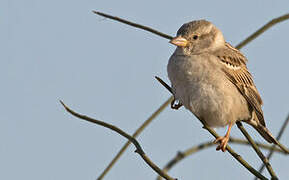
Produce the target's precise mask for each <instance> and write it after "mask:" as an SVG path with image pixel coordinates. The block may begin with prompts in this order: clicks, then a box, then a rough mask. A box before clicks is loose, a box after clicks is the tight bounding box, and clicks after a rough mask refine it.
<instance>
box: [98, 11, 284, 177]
mask: <svg viewBox="0 0 289 180" xmlns="http://www.w3.org/2000/svg"><path fill="white" fill-rule="evenodd" d="M93 13H95V14H97V15H100V16H103V17H106V18H109V19H112V20H115V21H118V22H121V23H124V24H127V25H130V26H133V27H136V28H140V29H143V30H145V31H149V32H151V33H153V34H156V35H159V36H161V37H163V38H166V39H172V36H170V35H168V34H165V33H162V32H159V31H157V30H155V29H152V28H150V27H147V26H143V25H141V24H137V23H134V22H131V21H128V20H125V19H122V18H119V17H116V16H112V15H109V14H105V13H102V12H99V11H93ZM288 15H289V14H285V15H283V16H280V17H278V18H275V19H273V20H271V21H270V22H269V23H267V24H266V25H264V26H263V27H262V28H260V29H258V30H257V31H256V32H255V33H253V34H252V35H250V36H249V37H248V38H246V39H245V40H243V41H242V42H241V43H239V44H238V45H237V46H236V48H237V49H241V48H242V47H244V46H245V45H247V44H248V43H249V42H251V41H252V40H254V39H255V38H256V37H258V36H260V35H261V34H262V33H264V32H265V31H266V30H268V29H269V28H271V27H272V26H274V25H275V24H277V23H279V22H282V21H285V20H287V19H288ZM170 99H173V97H172V96H171V97H170V98H169V99H168V100H170ZM168 100H167V101H166V102H164V103H163V105H162V106H164V105H165V106H166V104H167V103H168ZM161 111H163V109H162V110H160V109H158V110H157V111H156V112H158V114H159V113H160V112H161ZM155 117H156V116H155ZM155 117H154V118H155ZM145 123H146V121H145V122H144V124H145ZM127 147H128V145H127V143H126V144H125V145H124V146H123V147H122V149H121V150H120V151H119V153H118V154H117V155H116V156H115V158H114V159H113V160H112V161H111V163H110V164H109V165H108V167H107V168H106V169H105V170H104V172H103V173H102V174H101V176H100V177H98V180H101V179H102V178H103V177H104V175H105V174H106V173H107V172H108V171H109V169H110V168H111V167H112V166H113V164H114V163H115V162H116V161H117V159H118V158H119V157H120V156H121V154H122V153H123V152H124V151H125V150H126V148H127Z"/></svg>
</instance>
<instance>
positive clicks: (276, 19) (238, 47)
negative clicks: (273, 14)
mask: <svg viewBox="0 0 289 180" xmlns="http://www.w3.org/2000/svg"><path fill="white" fill-rule="evenodd" d="M287 19H289V14H285V15H283V16H280V17H277V18H275V19H272V20H271V21H269V22H268V23H267V24H265V25H264V26H262V27H261V28H260V29H259V30H257V31H256V32H254V33H253V34H252V35H250V36H249V37H247V38H246V39H245V40H243V41H242V42H241V43H239V44H238V45H237V46H236V48H237V49H241V48H242V47H244V46H245V45H247V44H248V43H249V42H251V41H253V40H254V39H256V38H257V37H258V36H260V35H261V34H263V33H264V32H265V31H267V30H268V29H269V28H271V27H272V26H274V25H275V24H277V23H280V22H282V21H285V20H287Z"/></svg>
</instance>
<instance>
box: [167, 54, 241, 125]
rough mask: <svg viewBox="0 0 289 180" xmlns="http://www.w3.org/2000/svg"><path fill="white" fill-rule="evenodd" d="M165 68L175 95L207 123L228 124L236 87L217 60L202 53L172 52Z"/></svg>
mask: <svg viewBox="0 0 289 180" xmlns="http://www.w3.org/2000/svg"><path fill="white" fill-rule="evenodd" d="M167 71H168V76H169V79H170V81H171V83H172V89H173V92H174V95H175V98H176V99H178V100H179V101H180V102H181V103H182V104H183V105H184V106H185V107H186V108H187V109H189V110H190V111H191V112H192V113H193V114H195V115H196V116H197V117H201V118H203V119H204V120H205V121H206V122H207V124H208V125H211V126H225V125H226V124H228V122H229V121H228V120H229V118H231V117H229V116H231V114H230V111H231V107H232V106H233V103H234V100H233V98H235V97H234V96H233V95H232V94H231V93H238V91H237V89H236V88H235V87H233V86H232V84H231V83H230V82H229V81H228V80H227V79H225V76H224V75H223V72H221V68H220V66H219V65H218V64H216V61H214V60H213V59H210V57H208V56H202V55H198V56H196V57H194V56H178V55H172V57H171V58H170V60H169V63H168V66H167ZM238 94H239V93H238ZM221 110H223V111H221Z"/></svg>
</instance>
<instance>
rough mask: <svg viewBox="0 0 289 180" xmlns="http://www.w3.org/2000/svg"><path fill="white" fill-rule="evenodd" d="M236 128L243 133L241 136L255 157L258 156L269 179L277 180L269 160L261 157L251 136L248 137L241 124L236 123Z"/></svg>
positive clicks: (261, 154)
mask: <svg viewBox="0 0 289 180" xmlns="http://www.w3.org/2000/svg"><path fill="white" fill-rule="evenodd" d="M236 124H237V126H238V128H239V129H240V130H241V132H242V133H243V135H244V136H245V137H246V138H247V140H248V141H249V143H250V144H251V145H252V147H253V149H254V150H255V152H256V153H257V155H258V156H259V158H260V159H261V160H262V161H263V163H264V164H265V166H266V168H267V170H268V172H269V173H270V175H271V177H272V178H271V179H272V180H277V179H278V178H277V176H276V174H275V172H274V170H273V168H272V166H271V164H270V162H269V160H268V159H267V158H266V157H265V156H264V155H263V153H262V152H261V150H260V149H259V147H258V146H257V145H256V143H255V142H254V140H253V139H252V138H251V136H250V135H249V133H248V132H247V131H246V129H245V128H244V126H243V125H242V123H241V122H236Z"/></svg>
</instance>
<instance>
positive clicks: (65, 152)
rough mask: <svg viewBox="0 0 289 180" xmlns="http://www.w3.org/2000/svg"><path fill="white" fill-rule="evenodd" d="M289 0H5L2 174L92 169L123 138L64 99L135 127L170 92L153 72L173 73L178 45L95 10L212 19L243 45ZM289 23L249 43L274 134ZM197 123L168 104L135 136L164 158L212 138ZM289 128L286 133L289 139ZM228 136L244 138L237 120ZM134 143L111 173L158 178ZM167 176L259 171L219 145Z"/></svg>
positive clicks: (278, 162)
mask: <svg viewBox="0 0 289 180" xmlns="http://www.w3.org/2000/svg"><path fill="white" fill-rule="evenodd" d="M288 6H289V2H288V1H278V4H277V3H276V1H261V0H257V1H249V0H246V1H238V2H237V1H234V2H233V1H225V0H223V1H208V0H204V1H182V2H177V1H174V2H168V1H157V2H156V1H152V0H147V1H132V0H131V1H111V0H97V1H89V0H84V1H68V0H62V1H56V0H50V1H44V0H37V1H36V0H27V1H15V0H9V1H8V0H4V1H1V2H0V7H2V8H1V11H0V17H2V18H1V21H0V24H1V27H2V28H1V29H0V34H1V35H0V36H1V42H2V43H0V48H1V49H2V53H1V55H0V56H1V59H2V60H1V66H0V81H1V87H2V88H1V92H2V93H1V94H0V99H1V103H0V106H1V107H0V109H1V114H2V116H1V117H2V118H1V126H0V142H1V143H0V158H1V162H0V169H1V173H0V179H6V180H10V179H11V180H14V179H20V178H21V179H31V180H34V179H35V180H36V179H43V180H58V179H59V180H60V179H70V180H74V179H75V180H76V179H95V178H96V177H97V176H98V175H99V174H100V173H101V172H102V170H103V169H104V168H105V167H106V165H107V164H108V163H109V162H110V160H111V159H112V158H113V157H114V156H115V154H116V153H117V152H118V151H119V149H120V148H121V146H122V145H123V144H124V143H125V142H126V140H125V139H124V138H122V137H120V136H119V135H118V134H116V133H114V132H111V131H109V130H107V129H105V128H103V127H99V126H96V125H94V124H91V123H88V122H84V121H81V120H79V119H76V118H75V117H72V116H71V115H69V114H68V113H66V112H65V111H64V109H63V108H62V107H61V105H60V103H59V101H58V100H60V99H61V100H63V101H64V102H65V103H66V104H67V105H69V106H70V107H71V108H73V109H74V110H76V111H78V112H81V113H83V114H86V115H89V116H91V117H95V118H97V119H101V120H104V121H106V122H109V123H112V124H114V125H117V126H118V127H120V128H122V129H123V130H125V131H126V132H129V133H133V132H134V130H135V129H136V128H137V127H138V126H140V125H141V123H142V122H143V121H145V119H146V118H147V117H149V115H150V114H152V113H153V112H154V111H155V110H156V108H158V107H159V106H160V105H161V104H162V103H163V102H164V101H165V100H166V99H167V98H168V97H169V96H170V94H169V93H168V92H167V91H166V90H165V89H164V88H163V87H161V85H160V84H159V83H158V82H157V81H156V80H155V79H154V76H155V75H157V76H160V77H162V78H163V79H164V80H166V81H168V79H167V73H166V65H167V61H168V58H169V57H170V55H171V54H172V53H173V51H174V48H175V47H173V46H172V45H171V44H169V43H168V40H167V39H163V38H161V37H158V36H156V35H152V34H150V33H148V32H145V31H142V30H137V29H134V28H132V27H129V26H126V25H123V24H120V23H116V22H114V21H111V20H108V19H104V18H102V17H98V16H96V15H95V14H93V13H92V10H98V11H102V12H106V13H110V14H112V15H116V16H120V17H123V18H127V19H129V20H131V21H135V22H138V23H141V24H144V25H148V26H151V27H153V28H156V29H158V30H159V31H162V32H164V33H167V34H170V35H174V34H175V33H176V31H177V30H178V28H179V27H180V26H181V25H182V24H183V23H185V22H188V21H191V20H194V19H207V20H209V21H211V22H213V23H214V24H215V25H216V26H217V27H218V28H219V29H221V30H222V31H223V33H224V36H225V38H226V40H227V41H228V42H230V43H231V44H232V45H236V44H237V43H238V42H240V41H241V40H243V39H244V38H246V37H247V36H248V35H250V34H251V33H253V32H254V31H255V30H256V29H257V28H259V27H261V26H262V25H263V24H265V23H267V22H268V21H269V20H271V19H272V18H275V17H278V16H280V15H283V14H285V13H288ZM288 30H289V21H287V22H283V23H281V24H278V25H276V26H275V27H273V28H271V29H270V30H269V31H267V32H266V33H264V34H263V35H262V36H261V37H259V38H257V39H256V40H254V41H253V42H252V43H250V44H249V45H247V46H246V47H244V48H243V49H242V52H243V53H244V54H245V55H246V56H247V58H248V59H249V62H248V67H249V69H250V71H251V72H252V74H253V76H254V79H255V82H256V85H257V87H258V89H259V91H260V94H261V96H262V98H263V100H264V107H263V110H264V114H265V120H266V123H267V126H268V128H269V129H270V130H271V131H272V133H273V134H274V135H276V134H277V133H278V130H279V128H280V126H281V124H282V122H283V121H284V120H285V118H286V116H287V115H288V112H289V101H288V99H289V95H288V91H289V79H288V66H289V61H288V60H287V59H288V55H287V54H288ZM201 127H202V126H201V124H200V122H199V121H198V120H197V119H196V118H195V117H194V116H193V115H192V114H191V113H190V112H188V111H187V110H185V109H184V108H182V109H180V110H179V111H174V110H171V109H170V108H167V109H166V110H165V111H164V112H163V113H162V114H161V115H160V116H158V118H157V119H155V120H154V121H153V122H152V123H151V124H150V125H149V127H148V128H147V129H146V130H145V131H144V132H143V133H142V134H141V135H140V137H139V138H138V140H139V142H140V143H141V144H142V146H143V148H144V150H145V152H146V153H147V154H148V156H149V157H150V158H151V159H152V160H153V161H154V162H155V163H156V164H157V165H159V166H161V167H162V166H164V165H165V163H166V162H167V161H168V160H169V159H171V158H172V157H173V156H174V155H175V154H176V153H177V151H180V150H185V149H187V148H189V147H191V146H193V145H197V144H199V143H201V142H204V141H208V140H213V137H212V136H211V135H210V134H209V133H208V132H206V131H205V130H203V129H202V128H201ZM246 127H248V126H246ZM247 129H249V132H250V134H252V136H253V137H254V138H255V139H257V140H260V141H263V140H262V139H261V138H260V136H259V135H258V134H257V133H256V132H255V131H254V130H252V129H251V128H250V127H248V128H247ZM225 130H226V129H225V128H220V129H218V132H219V133H220V134H223V133H224V132H225ZM288 132H289V130H287V131H286V132H285V133H284V136H283V138H282V140H281V142H282V143H283V144H285V145H287V146H289V136H288ZM232 136H234V137H242V135H241V134H240V132H239V130H238V129H237V128H236V127H234V128H233V130H232ZM232 147H233V148H234V149H235V150H236V151H237V152H238V153H240V154H241V155H242V156H243V157H244V158H245V159H246V160H248V162H250V163H251V164H252V165H253V166H254V167H256V168H258V167H259V165H260V164H261V161H260V159H258V157H257V156H256V154H255V153H254V152H253V149H252V148H250V147H244V146H240V145H232ZM134 149H135V148H134V147H132V146H131V147H129V148H128V150H127V151H126V153H125V154H124V156H123V157H122V158H121V159H120V161H119V162H118V163H117V164H116V165H115V167H113V169H112V170H111V172H109V174H108V175H107V176H106V178H105V179H152V178H155V177H156V174H155V172H153V171H152V170H151V169H150V168H149V167H148V166H147V165H146V164H145V163H144V162H143V160H142V159H141V158H140V157H139V156H138V155H137V154H135V153H134V152H133V151H134ZM271 164H272V166H273V168H274V170H275V171H276V174H277V175H278V176H279V177H280V179H286V178H288V166H289V164H288V157H285V156H282V155H279V154H275V155H274V157H273V158H272V161H271ZM264 172H265V173H264V174H265V175H266V176H268V173H267V172H266V170H265V171H264ZM169 174H170V175H171V176H173V177H177V178H179V179H192V178H193V179H212V178H215V179H249V178H252V175H251V174H250V173H249V172H248V171H246V170H245V169H244V168H243V167H242V166H241V165H240V164H238V163H237V162H236V161H235V160H234V159H233V158H232V157H231V156H230V155H229V154H228V153H221V152H216V151H215V148H210V149H206V150H204V151H202V152H199V153H197V154H195V155H193V156H191V157H190V158H187V159H186V160H184V161H183V162H181V163H180V164H178V165H177V166H175V167H174V168H173V169H172V170H171V171H170V172H169Z"/></svg>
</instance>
